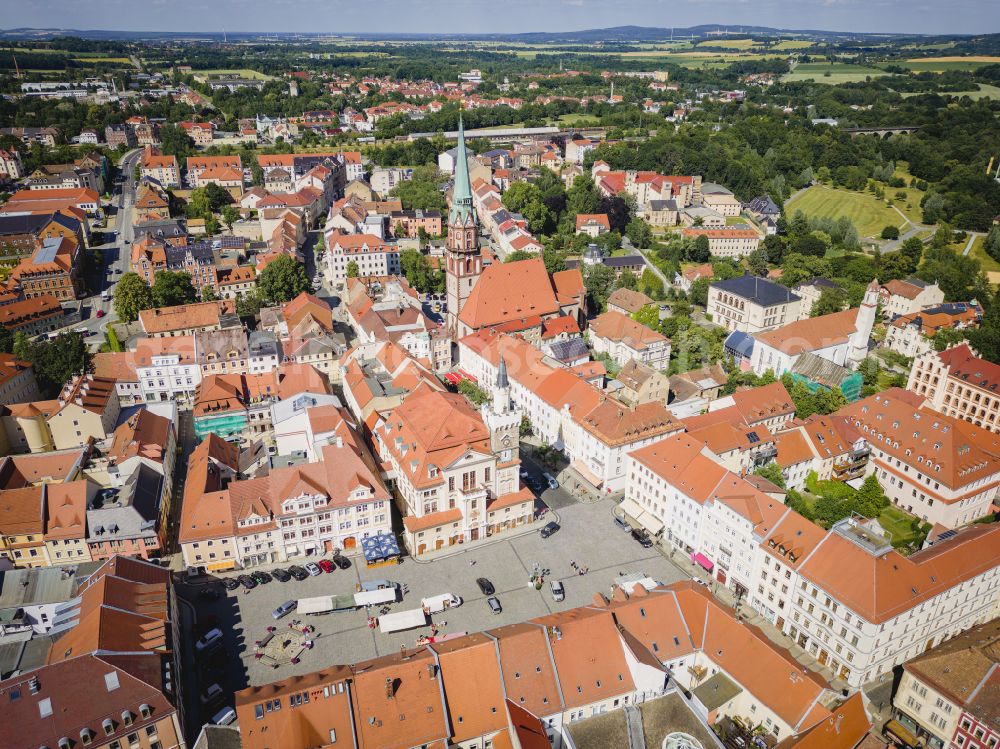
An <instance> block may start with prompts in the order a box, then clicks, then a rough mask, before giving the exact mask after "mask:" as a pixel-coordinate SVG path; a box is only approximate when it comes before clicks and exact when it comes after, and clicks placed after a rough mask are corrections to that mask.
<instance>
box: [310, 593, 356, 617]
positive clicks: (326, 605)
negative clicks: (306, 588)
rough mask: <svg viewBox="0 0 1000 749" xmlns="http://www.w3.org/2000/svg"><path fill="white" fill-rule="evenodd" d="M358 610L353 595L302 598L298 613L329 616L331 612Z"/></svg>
mask: <svg viewBox="0 0 1000 749" xmlns="http://www.w3.org/2000/svg"><path fill="white" fill-rule="evenodd" d="M355 608H357V604H355V602H354V596H353V595H346V596H314V597H312V598H300V599H299V605H298V607H297V608H296V611H297V612H298V613H300V614H327V613H329V612H331V611H348V610H350V609H355Z"/></svg>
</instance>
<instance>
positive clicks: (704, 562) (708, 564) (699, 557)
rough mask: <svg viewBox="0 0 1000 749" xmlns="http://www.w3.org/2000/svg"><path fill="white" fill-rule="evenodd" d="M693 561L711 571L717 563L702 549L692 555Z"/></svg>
mask: <svg viewBox="0 0 1000 749" xmlns="http://www.w3.org/2000/svg"><path fill="white" fill-rule="evenodd" d="M691 561H692V562H694V563H695V564H697V565H698V566H699V567H701V568H702V569H704V570H705V571H706V572H711V571H712V570H713V569H714V568H715V563H714V562H712V560H711V559H709V558H708V557H706V556H705V555H704V554H702V553H701V552H700V551H696V552H695V553H694V554H692V555H691Z"/></svg>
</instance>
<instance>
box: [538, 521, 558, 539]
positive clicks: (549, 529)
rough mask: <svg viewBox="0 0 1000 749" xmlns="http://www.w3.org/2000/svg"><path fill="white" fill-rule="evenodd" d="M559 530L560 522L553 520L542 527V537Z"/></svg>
mask: <svg viewBox="0 0 1000 749" xmlns="http://www.w3.org/2000/svg"><path fill="white" fill-rule="evenodd" d="M557 530H559V523H556V522H555V521H553V522H551V523H547V524H546V525H544V526H543V527H542V531H541V533H542V538H548V537H549V536H551V535H552V534H553V533H555V532H556V531H557Z"/></svg>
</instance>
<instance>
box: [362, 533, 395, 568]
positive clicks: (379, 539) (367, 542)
mask: <svg viewBox="0 0 1000 749" xmlns="http://www.w3.org/2000/svg"><path fill="white" fill-rule="evenodd" d="M361 549H362V550H363V551H364V553H365V561H366V562H369V563H371V562H380V561H384V560H386V559H390V558H392V557H398V556H399V544H398V543H396V537H395V536H393V535H392V534H391V533H377V534H376V535H374V536H368V538H362V539H361Z"/></svg>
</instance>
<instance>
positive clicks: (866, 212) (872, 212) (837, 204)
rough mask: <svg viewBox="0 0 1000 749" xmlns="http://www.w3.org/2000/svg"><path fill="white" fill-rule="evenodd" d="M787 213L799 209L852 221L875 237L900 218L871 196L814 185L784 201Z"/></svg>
mask: <svg viewBox="0 0 1000 749" xmlns="http://www.w3.org/2000/svg"><path fill="white" fill-rule="evenodd" d="M785 209H786V212H787V213H788V214H789V215H792V214H794V213H795V211H802V212H803V213H804V214H805V215H806V216H809V217H813V216H816V217H821V218H840V217H841V216H847V218H849V219H850V220H851V221H853V222H854V226H855V227H857V230H858V233H859V234H860V235H861V236H862V237H875V236H877V235H879V234H880V233H881V232H882V229H883V228H885V227H886V226H890V225H891V226H900V225H901V224H902V223H903V219H902V218H900V216H899V214H898V213H896V212H895V211H894V210H892V208H890V207H889V206H887V205H886V204H885V203H884V202H883V201H881V200H879V199H878V198H876V197H875V196H874V195H870V194H868V193H861V192H851V191H850V190H840V189H837V188H834V187H827V186H826V185H813V186H812V187H810V188H809V189H807V190H806V191H805V192H803V193H800V194H799V195H798V196H797V197H795V198H794V199H793V200H790V201H788V202H787V203H786V204H785Z"/></svg>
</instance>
